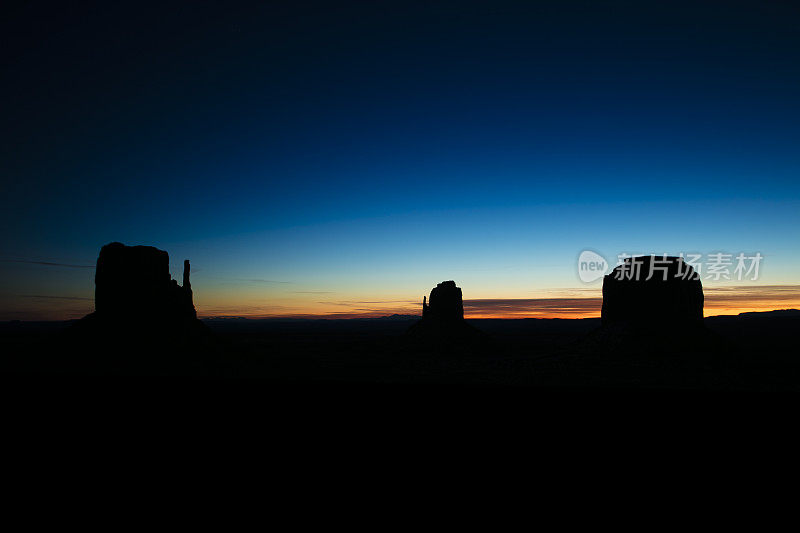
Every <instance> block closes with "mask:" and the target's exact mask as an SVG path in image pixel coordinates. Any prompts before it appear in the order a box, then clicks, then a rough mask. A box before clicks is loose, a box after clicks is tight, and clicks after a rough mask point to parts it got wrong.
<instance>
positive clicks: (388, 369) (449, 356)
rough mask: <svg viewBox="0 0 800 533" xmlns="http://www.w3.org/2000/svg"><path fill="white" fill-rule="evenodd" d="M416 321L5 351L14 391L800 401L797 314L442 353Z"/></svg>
mask: <svg viewBox="0 0 800 533" xmlns="http://www.w3.org/2000/svg"><path fill="white" fill-rule="evenodd" d="M417 320H418V318H417V317H387V318H381V319H354V320H276V319H272V320H245V319H217V320H214V319H212V320H206V321H204V323H205V325H206V329H207V330H206V331H205V332H204V333H203V335H202V336H201V337H200V338H199V339H197V338H192V339H189V340H186V339H183V340H181V339H178V340H171V341H169V342H165V341H163V340H160V339H151V338H148V337H147V335H146V334H144V333H143V334H142V335H133V334H130V333H128V335H129V338H118V337H115V338H113V339H111V340H109V339H100V340H98V341H97V342H96V343H93V344H92V345H91V346H90V345H86V342H85V340H83V339H81V340H80V341H76V340H75V338H74V337H73V336H72V335H71V332H72V330H73V329H74V327H75V326H74V322H38V323H37V322H6V323H2V324H0V343H1V344H0V345H2V353H3V356H2V366H3V369H4V374H5V378H6V380H7V381H8V382H9V383H20V382H25V381H30V380H34V381H40V380H53V381H56V382H58V381H63V380H71V379H75V378H80V379H85V380H88V381H89V382H92V381H102V380H112V381H113V380H114V379H124V380H134V381H142V382H144V381H147V380H152V379H161V378H166V379H180V380H187V379H188V380H192V381H195V380H215V381H219V380H223V381H224V382H226V383H230V382H241V383H248V384H251V385H252V384H255V385H258V384H259V383H263V384H264V385H265V386H267V385H279V386H281V387H311V388H313V387H317V386H320V387H323V386H324V387H331V386H333V387H334V388H335V387H337V386H340V385H341V386H344V385H360V386H369V387H373V386H377V387H381V386H398V385H399V386H405V385H414V386H423V387H437V386H453V385H457V386H468V387H487V386H488V387H513V388H520V387H522V388H535V389H542V390H558V389H568V390H575V389H625V390H628V389H640V390H665V389H666V390H701V391H713V390H743V391H748V390H759V391H795V390H798V389H800V360H798V358H797V353H796V332H797V331H798V328H799V327H800V312H798V311H794V310H790V311H775V312H770V313H747V314H742V315H738V316H719V317H711V318H707V319H705V331H704V332H703V334H702V335H701V336H699V337H698V336H693V337H681V336H679V335H674V334H671V333H669V332H662V333H659V332H654V333H651V334H648V335H639V334H637V335H629V334H627V333H625V332H623V333H620V334H616V335H612V337H613V338H611V339H609V338H608V334H607V333H603V332H602V330H601V329H599V326H600V320H599V319H577V320H564V319H523V320H489V319H483V320H467V323H468V324H470V325H471V326H473V327H474V328H475V329H476V330H478V332H479V333H477V334H476V335H475V336H474V337H470V338H466V339H458V338H456V339H444V340H442V339H438V340H437V339H429V338H417V337H414V336H413V335H409V333H408V330H409V328H410V327H411V326H412V325H413V324H414V323H416V321H417ZM145 330H146V328H144V327H143V329H142V331H145ZM620 339H622V340H620Z"/></svg>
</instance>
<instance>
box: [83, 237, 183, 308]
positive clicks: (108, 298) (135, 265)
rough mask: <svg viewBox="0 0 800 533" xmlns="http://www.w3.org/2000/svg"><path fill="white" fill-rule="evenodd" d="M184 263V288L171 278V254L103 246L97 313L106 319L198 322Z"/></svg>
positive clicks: (97, 275)
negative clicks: (195, 320) (140, 318)
mask: <svg viewBox="0 0 800 533" xmlns="http://www.w3.org/2000/svg"><path fill="white" fill-rule="evenodd" d="M189 274H190V266H189V261H188V260H186V261H184V263H183V286H180V285H178V282H177V281H176V280H174V279H172V277H171V276H170V273H169V254H167V252H165V251H164V250H159V249H158V248H155V247H153V246H125V245H124V244H122V243H119V242H112V243H110V244H107V245H105V246H103V248H102V249H101V250H100V255H99V256H98V258H97V269H96V271H95V313H96V314H97V315H98V316H100V317H105V318H115V317H118V318H128V317H143V316H146V317H151V318H155V319H162V320H168V321H173V320H194V319H196V318H197V312H196V311H195V308H194V302H193V300H192V286H191V283H190V281H189Z"/></svg>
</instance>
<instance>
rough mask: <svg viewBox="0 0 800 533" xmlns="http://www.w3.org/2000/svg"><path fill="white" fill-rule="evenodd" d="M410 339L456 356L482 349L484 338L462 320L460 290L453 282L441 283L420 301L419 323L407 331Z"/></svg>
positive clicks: (462, 310) (462, 308) (462, 307)
mask: <svg viewBox="0 0 800 533" xmlns="http://www.w3.org/2000/svg"><path fill="white" fill-rule="evenodd" d="M408 335H409V337H410V338H411V339H416V340H418V341H420V342H423V343H424V344H425V345H426V346H428V347H429V348H433V349H436V350H438V351H441V352H451V353H457V354H463V353H469V352H471V351H473V350H475V349H478V348H482V347H484V345H485V343H486V342H487V337H486V335H485V334H484V333H483V332H481V331H479V330H477V329H475V327H473V326H472V325H471V324H468V323H467V321H466V320H464V303H463V301H462V297H461V288H459V287H457V286H456V282H455V281H443V282H441V283H439V284H438V285H436V287H434V288H433V290H431V294H430V298H429V299H427V300H426V299H425V297H423V298H422V320H420V321H419V322H417V323H416V324H414V325H413V326H411V327H410V328H409V330H408Z"/></svg>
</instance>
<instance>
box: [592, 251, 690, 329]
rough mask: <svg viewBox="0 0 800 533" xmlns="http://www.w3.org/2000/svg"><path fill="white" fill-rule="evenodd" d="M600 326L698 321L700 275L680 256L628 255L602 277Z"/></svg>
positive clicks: (673, 323) (674, 323)
mask: <svg viewBox="0 0 800 533" xmlns="http://www.w3.org/2000/svg"><path fill="white" fill-rule="evenodd" d="M601 317H602V324H603V326H609V325H614V324H631V325H663V324H672V325H676V324H686V325H689V324H694V325H698V324H702V322H703V286H702V283H701V282H700V276H699V275H698V274H697V272H695V270H694V269H693V268H692V267H691V265H688V264H687V263H686V262H684V260H683V258H681V257H664V256H637V257H629V258H626V260H625V261H624V262H623V264H621V265H618V266H617V267H616V268H615V269H614V270H613V271H612V272H611V273H610V274H607V275H606V276H605V277H604V278H603V307H602V311H601Z"/></svg>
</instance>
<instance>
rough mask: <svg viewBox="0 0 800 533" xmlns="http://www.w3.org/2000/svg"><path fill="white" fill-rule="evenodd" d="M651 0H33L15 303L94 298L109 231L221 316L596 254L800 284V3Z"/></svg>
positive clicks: (502, 281)
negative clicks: (187, 280)
mask: <svg viewBox="0 0 800 533" xmlns="http://www.w3.org/2000/svg"><path fill="white" fill-rule="evenodd" d="M642 4H651V3H643V2H625V3H620V2H603V3H598V2H585V3H579V2H575V3H573V2H552V3H549V4H541V5H540V4H536V3H532V2H520V3H503V2H500V3H498V2H483V3H470V2H433V3H425V4H415V3H409V2H388V3H383V2H381V3H372V2H365V3H358V4H347V3H336V4H330V5H327V6H321V5H317V4H311V3H302V2H292V3H277V4H265V5H261V6H258V7H254V6H251V5H247V4H239V5H231V4H230V3H214V2H192V3H186V4H169V5H167V6H166V7H165V6H163V5H158V6H152V5H151V6H147V5H142V4H141V3H130V4H125V3H123V4H118V5H115V6H108V5H106V3H98V4H96V5H92V4H86V5H83V6H77V7H76V6H60V7H54V6H51V5H48V4H45V3H36V2H33V3H29V4H26V5H24V6H22V7H18V8H11V9H10V10H9V12H8V13H7V16H5V17H4V23H3V24H4V26H5V27H4V32H3V34H4V35H5V36H6V38H5V39H6V43H5V46H3V52H2V54H3V56H4V57H3V59H4V63H5V64H7V65H8V66H7V67H6V68H5V76H4V78H5V81H4V84H3V87H2V89H0V90H2V98H3V102H4V109H5V111H4V113H3V117H2V123H3V128H2V135H3V143H2V146H1V147H0V156H2V162H3V165H2V180H3V189H4V194H3V195H2V197H0V202H1V203H2V205H1V206H0V207H1V209H0V217H2V219H1V220H0V221H1V222H2V227H3V228H4V231H3V233H2V249H1V251H0V259H2V261H0V277H1V278H2V282H1V284H0V303H2V309H3V312H2V313H0V314H1V315H2V316H0V319H8V318H22V319H30V318H64V317H72V316H80V315H81V314H83V313H85V312H86V310H91V307H92V302H91V297H92V293H93V282H92V276H93V270H92V269H91V265H92V264H93V263H94V261H95V258H96V256H97V252H98V251H99V248H100V246H102V245H103V244H105V243H108V242H111V241H121V242H124V243H127V244H151V245H154V246H158V247H159V248H163V249H166V250H167V251H168V252H169V253H170V257H171V261H172V264H173V268H174V270H173V275H177V274H179V273H180V266H181V264H182V261H183V259H184V258H189V259H191V260H192V265H193V271H194V272H193V285H194V289H195V295H196V304H197V306H198V311H199V312H200V314H201V315H217V314H225V315H252V316H268V315H298V314H335V313H344V314H385V313H387V312H394V311H400V312H405V311H408V310H411V309H413V308H414V307H415V306H416V305H417V304H416V302H417V301H418V300H420V299H421V297H422V295H423V294H426V293H427V292H428V291H429V290H430V288H431V287H432V286H433V285H435V284H436V283H437V282H439V281H442V280H444V279H455V280H456V281H457V282H458V284H459V285H460V286H461V287H462V288H463V290H464V294H465V298H469V299H515V298H520V299H536V298H551V297H559V298H565V301H566V299H569V298H574V297H584V296H585V297H595V296H596V295H597V294H598V292H599V284H595V285H584V284H582V283H581V282H580V281H579V280H578V278H577V275H576V270H575V261H576V258H577V256H578V254H579V253H580V251H581V250H583V249H586V248H591V249H594V250H597V251H600V252H602V253H604V254H605V255H606V257H607V258H608V259H612V260H613V259H614V258H615V257H616V254H618V253H620V252H639V253H651V252H654V253H662V252H669V253H677V252H681V251H686V252H689V251H696V252H702V253H711V252H716V251H726V252H729V253H738V252H746V253H753V252H756V251H759V252H761V253H762V254H763V255H764V256H765V259H764V262H763V265H762V268H763V270H762V277H761V279H760V280H758V282H756V283H755V285H763V286H770V287H773V288H774V287H782V288H783V289H781V290H783V291H786V290H788V291H790V292H791V291H794V292H792V294H793V295H794V296H792V298H796V301H795V300H791V301H790V303H795V304H796V303H797V302H800V290H795V289H796V287H795V286H797V285H800V275H798V266H800V250H798V242H800V239H799V238H798V237H800V230H798V228H799V227H800V180H799V179H798V176H799V175H800V174H799V171H800V150H798V146H800V97H799V96H798V95H800V8H798V6H797V5H790V4H788V3H779V2H749V3H738V2H724V3H723V2H709V3H703V2H689V3H681V2H669V3H661V4H659V5H642ZM43 262H47V263H57V264H58V265H62V266H58V265H43V264H40V263H43ZM63 265H73V266H63ZM80 265H84V267H81V266H80ZM178 279H179V277H178ZM707 286H708V287H709V288H713V286H714V284H713V283H708V284H707ZM787 287H788V289H787ZM791 287H795V289H792V288H791ZM769 290H773V289H769ZM769 290H768V289H766V288H765V289H764V294H767V292H769ZM742 294H750V298H751V299H752V294H753V292H752V291H750V292H747V291H743V293H742ZM770 294H771V293H770ZM781 294H784V293H781ZM765 306H766V307H768V306H769V305H766V304H765V305H762V306H761V307H759V308H762V307H765ZM775 306H777V307H784V305H783V304H782V303H781V305H778V304H775ZM730 307H731V308H747V305H745V304H744V303H742V305H740V306H739V305H732V306H730ZM530 316H538V315H537V314H536V312H532V314H531V315H530Z"/></svg>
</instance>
